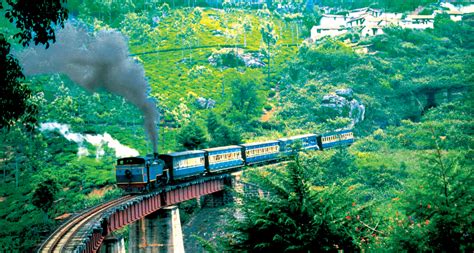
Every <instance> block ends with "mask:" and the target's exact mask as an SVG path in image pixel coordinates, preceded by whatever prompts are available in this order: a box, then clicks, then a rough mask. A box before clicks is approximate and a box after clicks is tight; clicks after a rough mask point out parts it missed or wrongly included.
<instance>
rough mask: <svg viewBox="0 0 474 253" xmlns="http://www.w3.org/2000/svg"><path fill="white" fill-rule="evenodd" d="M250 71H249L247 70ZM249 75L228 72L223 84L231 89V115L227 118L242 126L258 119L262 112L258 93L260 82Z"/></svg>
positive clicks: (260, 97) (260, 98) (261, 103)
mask: <svg viewBox="0 0 474 253" xmlns="http://www.w3.org/2000/svg"><path fill="white" fill-rule="evenodd" d="M248 71H250V70H248ZM253 76H254V75H252V74H251V73H250V74H247V73H246V74H241V73H239V72H237V71H235V70H230V71H229V72H227V74H226V75H225V77H224V81H223V83H224V84H225V86H227V87H231V89H232V98H231V113H230V116H229V117H232V118H233V120H236V121H238V122H240V123H242V124H247V123H248V122H249V121H250V119H252V118H254V117H258V116H259V115H260V114H261V112H262V106H263V98H262V95H261V94H260V92H259V89H260V85H261V83H260V81H259V80H258V79H256V78H255V77H253Z"/></svg>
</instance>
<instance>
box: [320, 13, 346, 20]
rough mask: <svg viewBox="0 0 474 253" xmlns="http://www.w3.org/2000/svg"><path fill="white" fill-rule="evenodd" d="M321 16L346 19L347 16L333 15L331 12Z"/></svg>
mask: <svg viewBox="0 0 474 253" xmlns="http://www.w3.org/2000/svg"><path fill="white" fill-rule="evenodd" d="M322 17H327V18H342V19H346V18H347V17H346V16H344V15H333V14H323V15H322Z"/></svg>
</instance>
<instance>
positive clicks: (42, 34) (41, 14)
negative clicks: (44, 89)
mask: <svg viewBox="0 0 474 253" xmlns="http://www.w3.org/2000/svg"><path fill="white" fill-rule="evenodd" d="M64 3H66V1H65V0H43V1H40V2H36V3H35V4H31V3H30V1H26V0H18V1H12V0H7V1H6V3H4V2H2V3H0V10H3V9H5V17H6V18H7V19H8V21H9V22H10V23H12V24H14V25H15V27H16V28H17V30H15V31H17V32H16V33H15V34H14V35H13V38H14V39H17V40H18V42H19V43H21V44H22V45H23V46H28V45H29V44H30V43H31V41H33V42H34V43H35V44H36V45H37V44H40V43H41V44H44V45H45V46H46V48H47V47H48V46H49V43H50V42H51V41H52V42H54V40H55V32H54V31H55V29H56V27H62V26H63V24H64V21H65V20H66V19H67V17H68V11H67V9H66V8H64V6H63V4H64ZM0 54H1V55H0V61H1V65H2V68H1V70H0V74H1V76H0V79H1V83H2V88H1V92H0V101H1V102H0V109H1V111H2V114H1V115H0V128H3V127H7V128H8V127H9V126H11V125H12V124H14V122H15V121H16V120H18V119H20V118H21V117H22V116H23V115H25V114H29V113H31V112H34V111H35V109H34V108H32V107H30V106H28V105H27V100H28V98H29V97H30V93H31V92H30V90H29V89H28V88H27V87H26V86H25V85H23V84H21V80H22V79H23V78H24V76H23V74H22V73H21V71H20V69H21V68H20V66H19V65H18V62H17V61H16V60H15V59H14V58H13V56H11V55H10V42H8V41H7V38H6V36H5V35H4V34H0ZM31 119H32V118H31V117H27V118H26V120H25V121H26V122H28V121H29V120H31Z"/></svg>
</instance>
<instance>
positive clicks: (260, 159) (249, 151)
mask: <svg viewBox="0 0 474 253" xmlns="http://www.w3.org/2000/svg"><path fill="white" fill-rule="evenodd" d="M240 146H242V147H243V149H242V154H243V156H244V159H245V163H246V165H252V164H258V163H264V162H268V161H273V160H277V159H278V158H279V153H280V144H279V142H278V141H266V142H256V143H247V144H240Z"/></svg>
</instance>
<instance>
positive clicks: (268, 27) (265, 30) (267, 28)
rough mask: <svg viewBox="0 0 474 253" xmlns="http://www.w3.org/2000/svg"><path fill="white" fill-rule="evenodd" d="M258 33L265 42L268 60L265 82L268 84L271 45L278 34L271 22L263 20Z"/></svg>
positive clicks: (274, 42) (275, 40)
mask: <svg viewBox="0 0 474 253" xmlns="http://www.w3.org/2000/svg"><path fill="white" fill-rule="evenodd" d="M260 34H261V35H262V41H263V42H264V43H265V46H266V47H265V51H266V55H267V60H268V68H267V74H268V78H267V83H268V85H270V61H271V54H272V49H273V48H272V47H273V46H274V45H275V44H276V42H277V40H278V36H277V35H276V34H275V31H274V28H273V24H272V23H270V22H265V23H264V24H263V25H262V26H261V27H260Z"/></svg>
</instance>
